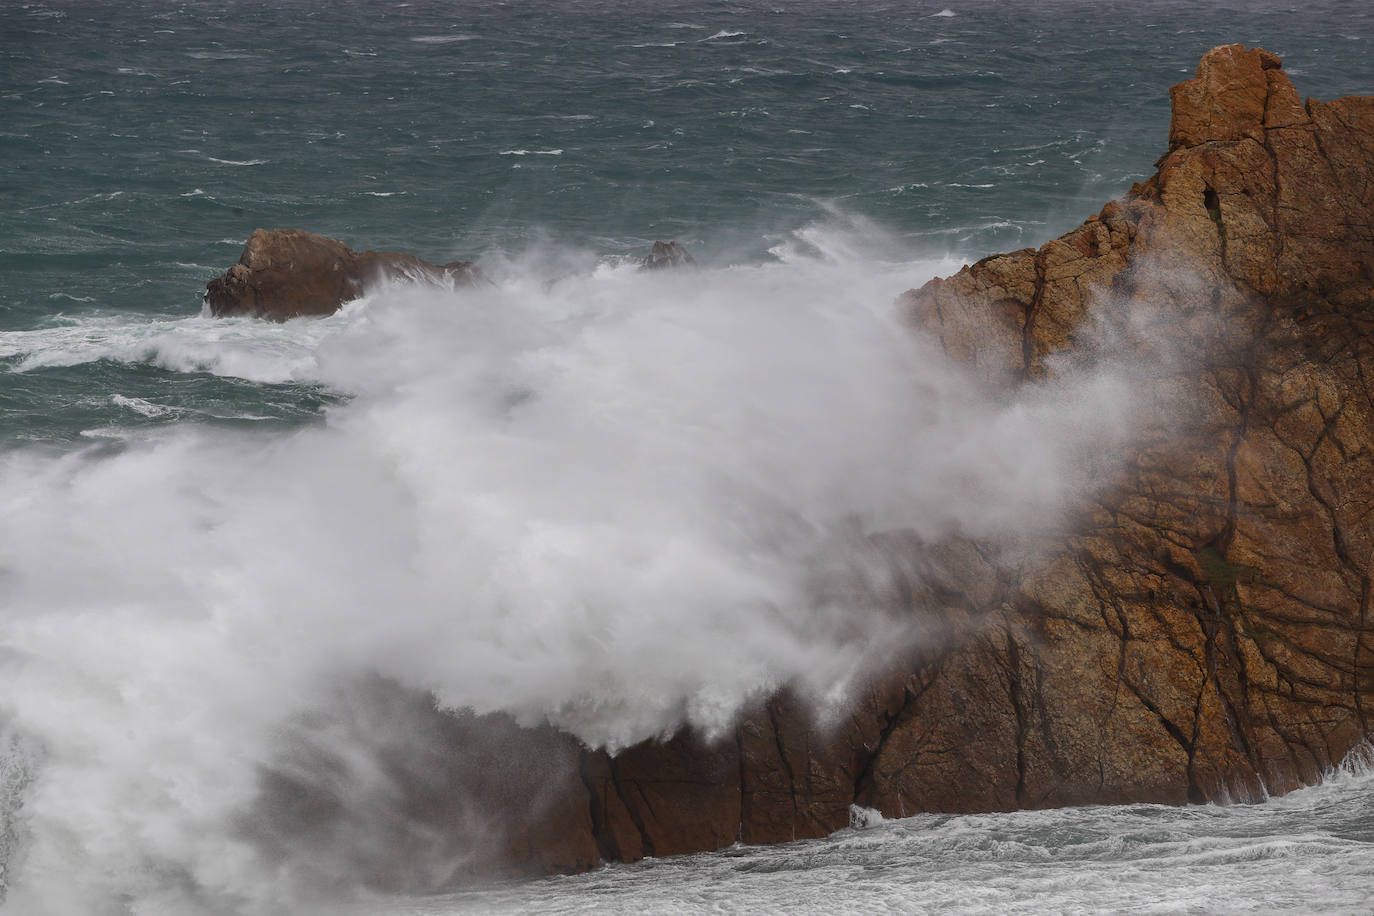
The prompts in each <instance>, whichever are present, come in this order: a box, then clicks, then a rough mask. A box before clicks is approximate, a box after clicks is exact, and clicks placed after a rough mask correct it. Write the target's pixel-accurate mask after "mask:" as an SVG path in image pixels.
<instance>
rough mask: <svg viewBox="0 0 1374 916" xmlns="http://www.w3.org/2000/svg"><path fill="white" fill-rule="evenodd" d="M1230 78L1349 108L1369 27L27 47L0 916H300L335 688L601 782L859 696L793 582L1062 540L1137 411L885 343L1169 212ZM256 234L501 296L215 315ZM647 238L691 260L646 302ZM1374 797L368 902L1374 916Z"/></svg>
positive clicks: (327, 18)
mask: <svg viewBox="0 0 1374 916" xmlns="http://www.w3.org/2000/svg"><path fill="white" fill-rule="evenodd" d="M1230 42H1243V43H1245V44H1247V45H1262V46H1264V47H1266V48H1268V49H1270V50H1272V51H1275V52H1277V53H1279V54H1280V55H1281V56H1283V57H1284V58H1285V61H1286V68H1287V70H1288V72H1289V74H1290V75H1291V76H1292V78H1293V79H1294V81H1295V82H1296V84H1297V86H1298V89H1299V92H1300V93H1302V94H1303V95H1307V96H1313V97H1317V98H1333V97H1336V96H1340V95H1346V94H1370V93H1374V52H1372V51H1371V42H1374V8H1372V7H1371V6H1370V5H1369V4H1367V3H1362V2H1353V0H1352V2H1321V3H1315V4H1305V5H1302V6H1300V7H1299V6H1293V5H1289V4H1287V3H1271V2H1259V3H1246V4H1234V5H1210V6H1205V7H1204V6H1201V5H1193V4H1185V3H1175V2H1158V3H1123V2H1067V0H1065V2H1059V0H1046V2H1038V3H1031V2H961V3H952V2H949V0H945V2H943V3H940V2H936V3H922V2H912V3H854V2H830V3H825V2H801V3H791V2H786V0H772V2H753V0H740V2H692V0H688V2H679V3H672V4H668V3H662V4H653V3H647V4H646V3H630V2H611V0H581V2H575V0H569V2H560V3H535V2H510V3H467V2H428V0H417V2H410V3H405V2H402V3H391V2H369V3H363V2H359V3H352V4H338V5H333V4H318V3H313V2H304V0H296V2H283V3H268V2H265V0H253V2H234V3H224V4H209V3H192V2H174V0H157V2H154V0H137V2H129V3H123V4H110V3H99V2H80V0H73V2H8V3H4V4H0V162H3V165H4V167H3V170H0V200H3V202H4V209H5V218H4V219H3V220H0V647H2V649H0V682H2V683H0V713H3V722H4V728H3V736H2V737H3V739H4V742H5V743H6V746H7V747H8V748H9V750H8V752H7V753H6V754H4V755H3V765H2V766H0V860H2V861H3V877H4V883H5V885H6V886H7V887H8V889H9V903H8V904H7V905H6V906H7V911H8V912H14V913H16V914H23V916H41V914H47V913H52V914H63V916H65V914H69V913H82V914H85V913H98V914H105V913H119V914H126V913H127V914H138V916H150V914H164V913H166V914H199V913H214V914H223V913H240V912H241V913H278V912H308V911H309V910H310V906H311V904H310V902H309V900H308V899H307V898H304V897H302V896H301V895H300V894H299V893H297V887H296V884H295V883H294V880H295V877H296V875H297V873H298V872H308V871H310V870H311V869H315V870H316V872H318V873H331V872H330V870H329V865H328V862H326V861H325V860H327V859H328V856H329V851H328V850H311V856H312V857H314V858H312V859H311V861H309V862H305V861H301V862H295V861H290V860H288V861H286V862H273V861H264V859H263V855H262V852H261V850H256V849H254V848H253V846H252V844H251V843H250V842H248V841H247V840H246V839H245V836H244V831H243V830H242V824H243V821H244V817H245V812H246V811H249V810H251V808H252V805H253V800H254V799H255V798H256V797H257V795H256V793H257V778H258V774H259V773H260V772H261V771H262V769H263V768H264V767H270V766H272V765H274V761H279V760H280V759H281V758H282V756H283V755H289V752H290V745H291V742H292V741H293V740H299V735H298V734H297V733H296V732H294V731H293V729H295V728H296V725H295V724H293V723H299V722H301V721H305V720H307V719H310V717H314V718H313V719H310V721H325V722H328V721H330V720H329V716H330V715H331V714H332V713H331V709H332V707H331V706H330V704H331V703H333V702H336V699H331V698H336V697H337V694H338V690H337V688H338V685H339V684H341V683H347V682H349V681H350V680H351V679H356V678H360V677H368V676H373V675H376V674H380V675H382V676H384V677H387V678H390V679H393V680H396V681H399V682H401V683H403V684H406V685H407V686H410V687H413V688H415V689H421V690H427V691H431V692H433V693H434V694H435V696H436V697H438V698H439V699H440V701H441V702H443V703H445V704H447V705H450V706H465V707H471V708H474V709H477V710H479V711H492V710H502V711H506V712H509V713H511V714H512V715H516V716H517V717H520V718H521V719H522V721H530V722H537V721H552V722H554V723H555V724H557V725H559V726H560V727H563V728H566V729H567V730H569V731H571V732H573V733H574V734H577V735H578V736H579V737H580V738H582V739H583V740H584V741H586V742H587V743H589V744H594V745H609V746H619V745H623V744H625V743H628V742H632V741H636V740H640V739H642V738H645V737H648V736H651V735H654V734H658V733H661V732H663V731H665V730H670V729H671V728H673V727H675V726H676V725H678V724H681V723H682V722H684V721H687V722H692V723H694V724H696V725H698V726H700V727H703V728H705V729H707V730H710V729H711V728H719V727H724V726H725V725H726V724H728V722H729V721H730V720H731V718H732V716H733V715H734V713H735V712H736V710H737V709H738V706H739V704H740V702H742V701H743V699H744V698H747V697H749V696H753V695H756V694H757V693H758V692H759V691H762V690H767V689H771V688H773V687H776V686H778V685H780V684H784V683H791V684H798V683H800V684H801V685H802V686H804V687H806V688H808V689H809V690H810V692H811V693H812V694H814V695H816V696H818V697H824V698H827V701H829V702H842V701H843V697H844V696H845V693H846V690H847V689H848V688H849V687H850V686H851V685H852V684H853V683H856V679H860V678H861V676H862V673H863V672H864V671H865V670H867V667H868V666H871V665H872V664H874V663H875V659H877V658H880V657H881V655H882V652H883V651H884V650H885V648H889V647H891V646H893V645H901V644H905V642H906V641H909V640H911V639H914V638H917V637H915V636H914V635H913V634H910V633H906V632H904V631H901V629H900V627H899V628H898V629H897V630H896V631H894V630H893V628H892V624H891V621H890V620H889V618H887V617H884V616H882V615H865V614H863V613H859V614H854V613H851V612H852V611H853V609H847V608H838V609H837V608H835V607H832V606H820V605H817V604H815V602H814V599H813V597H812V596H810V595H809V594H808V592H807V589H806V584H807V583H806V581H805V576H804V575H802V573H801V572H800V571H801V570H805V569H807V568H808V567H812V566H814V561H815V559H816V557H817V556H819V555H829V553H830V552H831V548H833V547H834V546H835V545H836V544H837V543H839V542H840V541H841V540H842V539H843V538H844V537H845V536H846V535H845V534H844V532H847V531H850V530H853V529H854V526H855V525H856V524H857V525H858V526H859V528H860V529H862V530H890V529H893V528H904V529H910V530H915V531H918V532H920V533H921V534H923V535H925V536H930V537H938V536H939V535H940V534H942V533H945V532H948V531H951V530H958V531H962V532H965V533H968V534H972V535H974V536H979V537H985V538H987V539H989V540H990V541H992V542H996V541H997V540H998V539H999V538H1007V539H1015V538H1016V537H1021V536H1028V535H1033V534H1034V533H1035V531H1037V530H1039V526H1041V525H1043V524H1046V520H1047V519H1052V518H1053V517H1054V515H1055V513H1057V512H1058V511H1060V510H1061V509H1063V508H1064V507H1065V506H1067V505H1069V504H1070V503H1071V501H1072V500H1073V499H1075V498H1079V497H1080V496H1081V495H1082V494H1084V493H1089V492H1091V490H1092V487H1093V486H1094V485H1096V484H1097V483H1098V482H1100V481H1101V480H1103V479H1105V475H1109V474H1110V472H1111V468H1110V467H1109V466H1104V465H1103V464H1102V460H1101V459H1100V458H1099V457H1096V456H1098V455H1099V454H1100V453H1102V452H1105V451H1110V449H1107V448H1104V447H1103V444H1104V443H1106V444H1108V445H1109V444H1110V443H1111V442H1112V441H1114V440H1115V438H1116V437H1119V436H1120V435H1122V434H1123V430H1125V429H1128V428H1129V425H1130V421H1131V416H1132V411H1133V410H1134V409H1135V407H1136V404H1135V400H1134V399H1135V397H1136V392H1138V391H1139V390H1140V387H1141V386H1140V384H1139V381H1140V376H1139V367H1132V366H1128V365H1121V364H1118V363H1114V362H1112V361H1111V360H1110V359H1104V360H1103V361H1102V362H1101V363H1099V364H1097V365H1093V366H1087V367H1083V368H1082V370H1081V371H1078V372H1076V373H1066V377H1065V378H1064V379H1062V380H1061V381H1060V382H1059V383H1058V385H1057V387H1054V386H1044V387H1042V388H1038V389H1032V390H1028V391H1027V392H1025V393H1024V394H1022V395H1020V396H1019V397H1018V400H1016V401H1015V402H1014V403H1010V404H1008V403H1004V402H1003V400H999V399H998V398H997V397H995V396H993V395H992V394H991V393H987V392H982V391H980V390H978V388H977V386H976V385H971V384H969V382H968V380H967V379H966V378H964V376H963V375H961V373H960V370H958V368H957V367H953V366H949V365H946V364H944V363H943V362H942V361H941V359H940V358H939V357H938V354H935V353H932V352H931V351H930V350H929V348H927V347H926V346H925V345H924V342H922V341H920V340H916V339H912V338H911V335H909V334H908V333H907V332H906V330H904V329H903V328H901V326H900V319H899V316H898V315H896V314H895V311H894V309H893V307H892V301H893V299H894V298H895V297H896V296H897V295H899V294H900V293H901V292H902V291H904V290H905V289H908V288H910V287H913V286H917V285H919V284H920V283H922V282H924V281H925V280H927V279H929V278H930V277H932V276H935V275H944V274H948V273H951V272H953V271H954V270H957V269H958V267H959V266H960V265H961V264H963V263H965V262H967V261H971V260H974V259H976V258H978V257H981V256H983V255H984V254H987V253H990V252H993V251H1000V250H1007V249H1011V248H1018V247H1023V246H1027V245H1037V244H1039V243H1041V242H1043V241H1045V240H1047V239H1048V238H1051V237H1053V236H1055V235H1057V234H1059V233H1061V232H1063V231H1065V230H1067V229H1069V228H1071V227H1072V226H1074V225H1076V224H1077V223H1078V222H1080V221H1081V220H1082V219H1083V218H1085V217H1086V216H1087V215H1089V214H1090V213H1093V212H1096V210H1097V209H1098V208H1099V207H1100V206H1101V204H1102V203H1104V202H1105V201H1107V200H1109V199H1111V198H1114V197H1117V196H1119V195H1120V194H1122V193H1124V192H1125V191H1126V190H1127V189H1128V188H1129V187H1130V185H1131V183H1132V182H1134V181H1138V180H1141V179H1143V178H1145V177H1147V176H1148V175H1149V174H1150V173H1151V172H1152V171H1153V162H1154V160H1155V159H1156V158H1157V157H1158V156H1159V155H1160V154H1161V153H1162V152H1163V150H1164V145H1165V140H1166V134H1167V128H1168V87H1169V86H1170V85H1172V84H1174V83H1176V82H1179V81H1181V80H1183V79H1186V78H1188V77H1189V76H1191V74H1192V72H1193V69H1194V68H1195V66H1196V63H1197V60H1198V58H1199V57H1200V55H1201V54H1202V53H1203V52H1204V51H1205V50H1206V49H1208V48H1210V47H1211V46H1213V45H1216V44H1222V43H1230ZM259 227H264V228H278V227H280V228H286V227H297V228H305V229H309V230H312V231H315V232H319V233H323V234H326V235H331V236H334V237H337V238H340V239H342V240H344V241H345V242H347V243H348V244H350V245H352V246H353V247H355V248H388V249H399V250H404V251H409V252H412V253H414V254H417V255H420V256H422V257H425V258H427V259H430V260H432V261H436V262H443V261H448V260H453V259H457V258H462V259H472V258H475V259H477V260H478V261H479V265H480V267H481V269H482V271H483V273H484V275H485V276H486V277H487V278H489V280H490V281H491V282H490V283H489V284H484V285H482V286H481V287H480V288H477V289H474V290H468V291H458V292H453V291H441V290H431V289H418V288H399V287H397V288H388V289H381V290H375V291H373V292H372V293H371V294H370V295H369V296H368V297H367V298H366V299H364V300H361V301H359V302H357V303H354V304H352V305H351V306H349V307H348V308H346V309H345V310H344V311H342V312H341V313H340V314H338V315H336V316H334V317H331V318H329V319H324V320H300V321H293V322H289V323H286V324H281V325H278V324H268V323H264V322H256V321H249V320H223V321H216V320H212V319H209V318H207V317H203V316H202V315H201V314H200V309H201V295H202V293H203V290H204V285H205V282H206V281H207V280H208V279H210V278H211V277H213V276H215V275H217V274H218V273H220V272H222V271H223V270H224V269H225V268H227V267H228V266H229V265H230V264H232V263H233V262H234V261H235V260H236V259H237V258H238V256H239V252H240V250H241V247H242V245H243V242H244V240H245V239H246V237H247V236H248V235H249V233H251V232H252V231H253V230H254V229H255V228H259ZM655 239H676V240H678V241H680V242H682V243H683V244H684V245H686V246H687V247H688V249H689V250H690V251H691V252H692V253H693V254H694V255H695V256H696V259H697V261H698V263H699V265H700V267H699V269H698V270H696V271H691V272H684V273H674V274H665V275H647V274H641V273H638V272H637V271H635V270H634V267H633V264H632V263H630V262H628V261H627V260H626V258H627V257H629V256H635V255H642V254H644V253H645V252H646V251H647V249H648V247H649V246H650V244H651V243H652V241H654V240H655ZM1011 468H1015V469H1016V471H1017V473H1016V474H1011V473H1009V469H1011ZM1032 484H1033V485H1032ZM856 520H857V521H856ZM856 621H857V622H856ZM293 736H294V737H293ZM316 737H318V736H316ZM353 750H356V751H357V754H356V757H357V758H358V759H360V760H362V759H365V758H366V756H367V754H368V753H369V751H370V749H369V748H365V747H364V748H356V749H353ZM359 766H360V770H359V773H361V772H362V771H363V770H365V769H366V768H365V766H362V765H361V764H360V765H359ZM334 775H337V774H334ZM347 775H348V777H349V778H354V777H357V778H359V779H361V778H362V777H361V776H358V774H356V773H354V774H347ZM341 778H342V777H341ZM1370 778H1371V777H1370V776H1369V772H1368V769H1367V767H1363V766H1352V767H1351V768H1349V770H1348V771H1347V772H1344V773H1342V774H1335V775H1333V778H1332V779H1331V780H1330V781H1328V783H1327V784H1325V785H1322V786H1320V787H1314V788H1310V789H1306V790H1302V791H1300V792H1297V793H1293V794H1292V795H1290V796H1287V797H1285V798H1282V799H1274V800H1271V801H1269V802H1267V803H1265V804H1263V805H1257V806H1236V807H1216V806H1207V807H1188V808H1178V809H1169V808H1158V807H1152V806H1133V807H1126V808H1084V809H1075V810H1069V811H1052V812H1036V813H1022V814H1009V815H986V816H977V817H944V816H940V817H936V816H921V817H917V818H911V819H906V820H890V821H886V822H882V823H877V822H871V823H870V824H869V825H868V826H867V827H866V828H864V829H854V830H850V831H843V832H841V833H840V834H837V835H836V836H834V837H831V838H829V839H827V840H820V841H813V842H806V843H800V844H794V845H789V846H784V847H777V848H771V849H757V848H734V849H730V850H725V851H722V852H719V853H714V854H710V855H703V856H691V857H684V858H680V859H665V860H657V861H650V862H646V863H642V864H639V865H635V866H612V867H608V868H606V869H603V870H600V871H597V872H594V873H592V874H588V875H582V876H576V877H571V878H558V879H548V880H540V881H533V882H526V883H519V884H509V885H506V884H503V885H494V886H487V887H483V888H478V889H474V890H472V891H470V892H465V893H463V894H460V895H457V896H448V897H434V898H424V899H419V900H408V899H405V900H403V899H396V898H381V899H377V898H368V899H367V902H366V903H363V904H359V905H358V906H359V908H358V909H356V912H358V913H369V914H371V913H376V914H388V916H391V914H395V916H400V914H419V913H426V914H449V913H466V912H488V911H504V912H644V913H651V912H678V911H683V910H687V911H710V912H733V911H746V912H846V911H849V912H913V911H926V912H970V913H974V912H1007V911H1012V912H1149V913H1166V912H1168V913H1188V912H1199V913H1201V912H1233V913H1240V912H1250V913H1268V912H1330V913H1368V912H1370V911H1371V910H1372V909H1374V904H1371V903H1370V899H1371V896H1372V895H1374V810H1371V798H1372V797H1374V795H1372V794H1371V793H1374V783H1371V781H1370ZM322 862H323V863H324V864H322ZM339 883H340V884H343V885H346V884H347V880H346V877H342V878H340V879H339ZM359 892H360V893H364V894H365V893H366V891H359ZM331 911H338V910H337V909H334V910H331ZM349 912H355V911H352V910H350V911H349Z"/></svg>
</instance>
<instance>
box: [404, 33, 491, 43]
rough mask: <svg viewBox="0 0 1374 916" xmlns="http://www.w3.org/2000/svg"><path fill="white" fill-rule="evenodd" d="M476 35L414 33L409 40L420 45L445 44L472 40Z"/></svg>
mask: <svg viewBox="0 0 1374 916" xmlns="http://www.w3.org/2000/svg"><path fill="white" fill-rule="evenodd" d="M477 37H478V36H476V35H469V34H461V35H416V36H414V37H412V38H411V39H410V40H411V41H413V42H415V43H417V44H422V45H447V44H452V43H453V42H455V41H473V40H474V39H476V38H477Z"/></svg>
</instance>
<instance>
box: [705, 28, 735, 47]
mask: <svg viewBox="0 0 1374 916" xmlns="http://www.w3.org/2000/svg"><path fill="white" fill-rule="evenodd" d="M743 34H744V33H743V32H727V31H726V30H724V29H721V30H720V31H719V32H717V33H716V34H714V35H708V36H706V37H705V38H699V39H697V42H698V44H700V43H701V42H703V41H715V40H716V39H717V38H739V37H740V36H741V35H743Z"/></svg>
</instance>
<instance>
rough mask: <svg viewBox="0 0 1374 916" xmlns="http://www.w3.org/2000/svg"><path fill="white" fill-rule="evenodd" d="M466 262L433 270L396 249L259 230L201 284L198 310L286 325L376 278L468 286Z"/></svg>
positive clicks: (349, 296)
mask: <svg viewBox="0 0 1374 916" xmlns="http://www.w3.org/2000/svg"><path fill="white" fill-rule="evenodd" d="M476 276H477V273H476V270H475V269H474V268H473V266H472V264H471V263H469V262H466V261H454V262H452V263H449V264H443V265H437V264H430V263H429V262H428V261H422V260H420V259H419V258H417V257H415V256H413V255H408V254H402V253H400V252H395V251H354V250H353V249H351V248H349V247H348V246H347V245H345V244H344V243H343V242H340V241H337V240H335V239H331V238H326V237H325V236H322V235H315V234H314V233H312V232H305V231H303V230H301V229H273V230H271V231H268V230H266V229H258V230H255V231H254V232H253V234H252V235H251V236H249V238H248V243H247V244H246V245H244V246H243V254H242V255H241V256H240V257H239V262H238V263H237V264H235V265H234V266H233V267H230V268H229V270H228V271H226V272H225V273H224V274H223V275H221V276H219V277H216V278H215V279H213V280H211V281H210V282H209V284H207V287H206V291H205V304H206V305H207V306H209V308H210V313H211V314H212V315H214V316H215V317H216V318H224V317H230V316H235V315H246V316H249V317H253V318H267V319H271V320H273V321H285V320H286V319H288V318H298V317H301V316H304V315H315V316H320V315H332V314H333V313H334V312H336V311H338V310H339V306H341V305H343V304H344V303H345V302H348V301H350V300H353V299H357V298H358V297H359V296H361V295H362V294H363V291H364V289H365V287H366V285H367V284H369V283H373V282H377V281H381V280H421V281H426V282H431V283H439V284H452V283H462V284H467V283H471V282H472V281H473V280H474V279H475V278H476Z"/></svg>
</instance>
